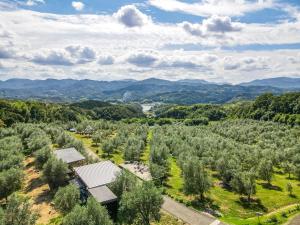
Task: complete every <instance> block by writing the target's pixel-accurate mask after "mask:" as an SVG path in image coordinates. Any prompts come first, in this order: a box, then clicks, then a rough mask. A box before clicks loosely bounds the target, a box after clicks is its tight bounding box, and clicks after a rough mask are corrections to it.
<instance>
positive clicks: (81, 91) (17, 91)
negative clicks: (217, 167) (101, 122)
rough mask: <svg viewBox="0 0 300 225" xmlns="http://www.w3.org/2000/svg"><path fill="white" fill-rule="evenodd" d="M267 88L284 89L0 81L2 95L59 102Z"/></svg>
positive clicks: (201, 99)
mask: <svg viewBox="0 0 300 225" xmlns="http://www.w3.org/2000/svg"><path fill="white" fill-rule="evenodd" d="M264 92H273V93H275V94H277V93H278V94H279V93H282V92H283V90H282V89H280V88H276V87H270V86H261V85H258V86H252V85H229V84H222V85H220V84H215V83H209V82H207V81H203V80H178V81H169V80H162V79H156V78H150V79H146V80H141V81H137V80H119V81H95V80H73V79H64V80H56V79H47V80H27V79H11V80H7V81H1V82H0V98H11V99H37V100H46V101H56V102H76V101H79V100H101V101H122V102H132V101H138V102H157V101H159V102H165V103H180V104H194V103H225V102H230V101H234V100H237V99H253V98H255V97H256V96H258V95H260V94H262V93H264Z"/></svg>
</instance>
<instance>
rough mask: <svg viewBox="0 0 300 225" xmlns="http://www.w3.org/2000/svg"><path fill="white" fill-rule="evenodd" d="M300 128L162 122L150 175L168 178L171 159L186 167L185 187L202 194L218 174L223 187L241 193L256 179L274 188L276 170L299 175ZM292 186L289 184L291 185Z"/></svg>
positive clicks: (252, 186) (246, 123)
mask: <svg viewBox="0 0 300 225" xmlns="http://www.w3.org/2000/svg"><path fill="white" fill-rule="evenodd" d="M299 132H300V131H299V128H297V127H295V128H291V127H288V126H283V125H280V126H279V125H278V124H275V123H271V122H258V121H252V120H246V121H239V120H238V121H225V122H219V123H215V124H212V125H210V126H199V127H187V126H179V125H178V126H163V127H156V128H154V130H153V140H152V143H151V154H150V168H151V174H152V176H153V177H154V179H155V180H158V181H159V183H163V182H164V180H165V179H166V178H167V177H168V171H169V167H170V160H168V159H169V158H172V157H173V158H174V159H176V161H177V164H178V166H179V167H180V169H181V171H182V177H183V180H184V190H185V192H186V193H189V194H199V195H200V197H203V195H204V193H205V192H206V191H208V190H209V188H210V187H211V186H212V182H211V180H212V179H211V178H210V175H209V174H210V173H212V172H213V171H215V172H217V176H218V177H219V179H220V180H222V184H223V186H225V187H227V188H229V189H231V190H232V191H235V192H237V193H239V194H241V195H245V196H247V199H248V200H249V201H250V199H251V196H252V195H253V194H255V193H256V181H257V179H261V180H264V181H266V184H267V185H268V186H271V182H272V178H273V176H274V173H275V172H274V171H275V169H277V170H278V169H279V170H280V169H281V170H283V171H284V172H286V173H288V176H289V177H291V175H294V177H295V178H297V179H300V174H299V170H300V160H299V159H300V140H299V138H298V137H299ZM288 186H289V187H288V189H289V190H291V189H292V187H291V184H289V185H288Z"/></svg>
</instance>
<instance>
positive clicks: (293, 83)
mask: <svg viewBox="0 0 300 225" xmlns="http://www.w3.org/2000/svg"><path fill="white" fill-rule="evenodd" d="M240 85H242V86H270V87H276V88H283V89H300V78H290V77H276V78H270V79H262V80H254V81H251V82H248V83H241V84H240Z"/></svg>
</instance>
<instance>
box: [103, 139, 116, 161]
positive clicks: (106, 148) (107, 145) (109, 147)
mask: <svg viewBox="0 0 300 225" xmlns="http://www.w3.org/2000/svg"><path fill="white" fill-rule="evenodd" d="M102 150H103V152H105V153H106V154H107V156H108V157H109V156H110V155H111V154H112V153H113V152H114V145H113V143H112V142H111V141H110V140H108V141H106V142H104V143H103V146H102Z"/></svg>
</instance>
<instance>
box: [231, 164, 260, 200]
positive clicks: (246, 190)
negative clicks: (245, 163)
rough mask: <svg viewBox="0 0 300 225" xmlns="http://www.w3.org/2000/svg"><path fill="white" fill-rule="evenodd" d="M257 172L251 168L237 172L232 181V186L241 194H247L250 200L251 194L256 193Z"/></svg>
mask: <svg viewBox="0 0 300 225" xmlns="http://www.w3.org/2000/svg"><path fill="white" fill-rule="evenodd" d="M255 178H256V176H255V173H253V172H252V171H251V170H250V171H246V172H239V173H236V174H235V176H234V177H233V179H232V181H231V182H230V185H231V187H232V188H233V189H234V190H235V191H236V192H237V193H239V194H242V195H246V196H247V199H248V202H250V200H251V196H252V195H253V194H255V193H256V181H255Z"/></svg>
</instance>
